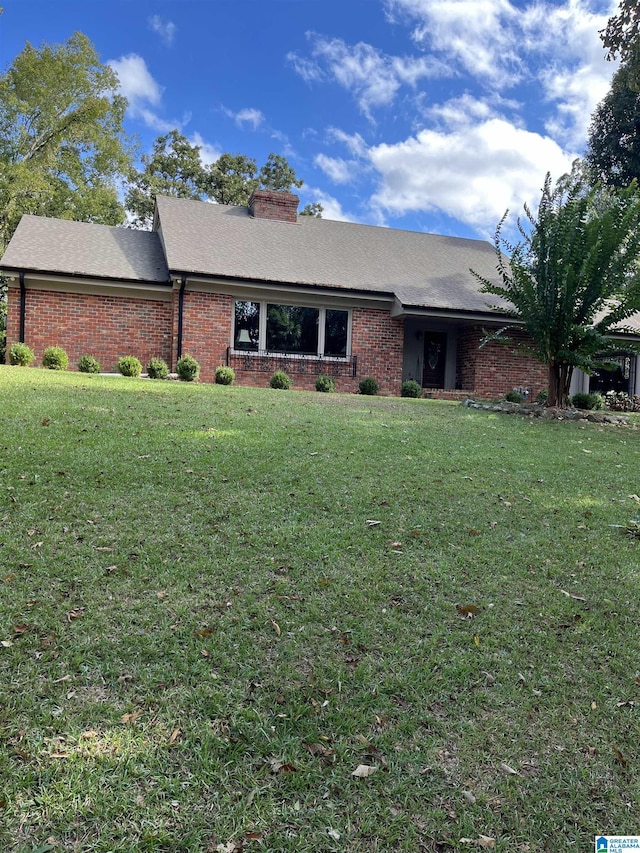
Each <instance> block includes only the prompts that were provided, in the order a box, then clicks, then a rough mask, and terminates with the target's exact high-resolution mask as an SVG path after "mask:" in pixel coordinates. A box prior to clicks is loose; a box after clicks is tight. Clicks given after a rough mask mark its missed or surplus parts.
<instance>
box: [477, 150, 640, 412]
mask: <svg viewBox="0 0 640 853" xmlns="http://www.w3.org/2000/svg"><path fill="white" fill-rule="evenodd" d="M524 210H525V214H526V222H524V223H523V222H522V221H521V220H520V219H518V231H519V233H520V237H521V240H519V241H518V242H516V243H511V242H510V241H509V240H507V239H506V238H505V237H504V235H503V228H504V225H505V221H506V218H507V214H508V211H507V213H505V215H504V217H503V218H502V220H501V221H500V223H499V225H498V228H497V230H496V235H495V249H496V255H497V271H498V281H491V280H489V279H485V278H483V277H482V276H479V275H478V274H477V273H473V274H474V275H475V276H476V278H478V279H479V281H480V282H481V284H482V292H484V293H487V294H491V295H494V296H498V297H501V298H502V299H504V300H506V302H507V303H508V304H509V305H510V306H511V307H510V308H508V309H507V310H506V311H505V309H504V308H500V309H499V310H500V312H501V313H503V314H504V313H507V314H508V315H510V316H511V317H512V318H513V319H514V320H515V321H517V324H514V325H507V326H506V327H504V328H503V329H501V330H500V331H499V332H497V333H495V334H492V335H488V336H487V337H486V338H485V340H484V341H483V344H485V343H487V342H488V341H490V340H500V341H503V342H505V343H507V342H508V343H511V344H512V345H513V343H514V341H513V338H511V337H510V334H509V333H510V332H511V331H513V330H514V329H515V328H518V329H521V330H522V329H523V330H524V331H526V332H527V334H528V337H529V339H530V344H529V346H526V347H524V349H526V350H527V351H528V353H529V354H530V355H533V356H535V357H537V358H538V359H540V360H541V361H542V362H544V363H545V364H546V365H547V366H548V377H549V379H548V397H547V406H549V407H560V408H566V407H567V406H568V405H569V387H570V385H571V377H572V374H573V371H574V369H575V368H576V367H577V368H580V369H581V370H584V371H585V372H586V373H592V372H593V371H594V370H596V369H602V368H605V369H606V368H613V366H614V365H613V363H612V362H610V361H608V360H607V354H610V353H612V352H613V351H614V350H615V349H617V348H618V347H619V343H617V344H616V342H615V341H614V340H613V339H612V337H611V335H612V334H615V333H620V332H621V331H624V321H625V320H626V319H627V318H628V317H630V316H631V315H632V314H634V313H635V312H636V311H638V310H640V272H639V260H640V192H639V191H638V187H637V185H636V182H635V181H634V182H632V183H631V184H630V185H629V186H628V187H626V188H623V189H617V190H612V189H604V188H602V187H600V186H595V187H592V186H589V184H588V183H587V181H586V179H585V169H584V167H583V166H582V164H581V163H579V162H577V163H576V164H574V168H573V170H572V172H571V173H570V174H569V175H565V176H564V177H563V178H561V179H560V180H559V181H558V183H557V184H556V186H555V188H552V186H551V177H550V175H549V174H547V176H546V178H545V182H544V187H543V190H542V197H541V199H540V203H539V205H538V211H537V214H536V215H534V214H533V213H532V212H531V210H530V209H529V208H528V207H527V206H526V205H525V208H524ZM472 272H473V270H472ZM625 346H628V348H629V349H633V347H631V346H629V345H626V344H625ZM519 347H520V348H521V349H522V348H523V346H522V344H519Z"/></svg>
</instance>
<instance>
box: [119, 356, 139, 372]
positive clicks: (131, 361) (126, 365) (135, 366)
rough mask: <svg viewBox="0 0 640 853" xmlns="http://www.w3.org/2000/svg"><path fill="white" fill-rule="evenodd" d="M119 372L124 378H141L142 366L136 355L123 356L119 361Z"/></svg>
mask: <svg viewBox="0 0 640 853" xmlns="http://www.w3.org/2000/svg"><path fill="white" fill-rule="evenodd" d="M118 370H119V371H120V373H121V374H122V375H123V376H134V377H135V376H140V374H141V373H142V365H141V364H140V362H139V360H138V359H137V358H136V357H135V355H123V356H122V358H121V359H120V360H119V361H118Z"/></svg>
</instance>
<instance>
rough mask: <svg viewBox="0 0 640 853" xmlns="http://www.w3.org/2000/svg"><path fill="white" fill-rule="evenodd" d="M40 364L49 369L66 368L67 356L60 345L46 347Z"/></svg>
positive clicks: (67, 365) (67, 364)
mask: <svg viewBox="0 0 640 853" xmlns="http://www.w3.org/2000/svg"><path fill="white" fill-rule="evenodd" d="M42 366H43V367H46V368H48V369H49V370H66V369H67V367H69V356H68V355H67V354H66V352H65V351H64V350H63V349H62V347H47V348H46V350H45V351H44V355H43V356H42Z"/></svg>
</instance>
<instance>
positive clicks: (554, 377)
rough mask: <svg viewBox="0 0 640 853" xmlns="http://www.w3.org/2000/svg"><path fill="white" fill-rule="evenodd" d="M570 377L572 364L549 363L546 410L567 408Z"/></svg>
mask: <svg viewBox="0 0 640 853" xmlns="http://www.w3.org/2000/svg"><path fill="white" fill-rule="evenodd" d="M572 376H573V365H572V364H558V363H556V362H553V361H550V362H549V389H548V394H547V407H548V408H557V409H568V408H569V402H570V394H569V388H570V387H571V377H572Z"/></svg>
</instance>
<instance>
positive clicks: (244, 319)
mask: <svg viewBox="0 0 640 853" xmlns="http://www.w3.org/2000/svg"><path fill="white" fill-rule="evenodd" d="M259 326H260V303H259V302H236V306H235V326H234V333H233V348H234V349H241V350H257V349H258V336H259Z"/></svg>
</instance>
